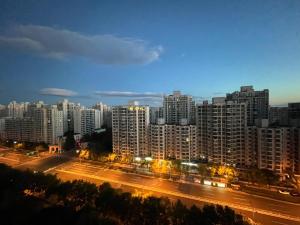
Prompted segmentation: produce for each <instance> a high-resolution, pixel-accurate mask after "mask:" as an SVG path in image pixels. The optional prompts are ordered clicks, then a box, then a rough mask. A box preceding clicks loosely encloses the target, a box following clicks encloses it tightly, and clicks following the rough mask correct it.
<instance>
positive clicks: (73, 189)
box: [0, 164, 248, 225]
mask: <svg viewBox="0 0 300 225" xmlns="http://www.w3.org/2000/svg"><path fill="white" fill-rule="evenodd" d="M0 215H1V224H3V225H6V224H10V225H15V224H16V225H23V224H24V225H25V224H32V225H35V224H46V225H47V224H51V225H53V224H56V225H60V224H63V225H68V224H72V225H80V224H90V225H93V224H95V225H96V224H102V225H106V224H107V225H119V224H125V225H136V224H141V225H155V224H157V225H162V224H174V225H181V224H190V225H193V224H194V225H196V224H199V225H200V224H202V225H203V224H207V225H209V224H224V225H244V224H248V222H245V221H244V220H243V218H242V216H241V215H239V214H236V213H235V212H234V211H233V210H232V209H230V208H228V207H222V206H214V205H206V206H204V207H203V208H202V209H201V208H198V207H196V206H192V207H191V208H188V207H186V206H185V205H183V204H182V203H181V202H180V201H177V202H175V203H172V202H170V201H169V199H167V198H157V197H153V196H148V197H146V198H142V197H139V196H133V195H131V194H130V193H126V192H122V191H121V190H119V189H113V188H112V187H111V186H110V185H109V184H108V183H104V184H102V185H100V186H96V185H94V184H91V183H87V182H84V181H80V180H76V181H72V182H70V181H68V182H62V181H61V180H59V179H57V178H56V177H55V176H53V175H45V174H43V173H32V172H30V171H25V172H22V171H18V170H14V169H11V168H9V167H7V166H5V165H2V164H0Z"/></svg>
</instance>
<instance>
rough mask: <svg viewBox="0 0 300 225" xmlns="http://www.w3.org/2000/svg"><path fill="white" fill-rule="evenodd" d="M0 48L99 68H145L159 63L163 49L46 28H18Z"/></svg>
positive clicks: (140, 42) (2, 39)
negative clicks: (75, 59) (82, 60)
mask: <svg viewBox="0 0 300 225" xmlns="http://www.w3.org/2000/svg"><path fill="white" fill-rule="evenodd" d="M0 47H2V48H3V47H4V48H9V49H14V50H19V51H24V52H28V53H35V54H38V55H42V56H46V57H52V58H57V59H65V58H69V57H72V56H76V57H82V58H85V59H88V60H90V61H93V62H96V63H99V64H107V65H114V64H121V65H122V64H147V63H151V62H153V61H155V60H157V59H159V57H160V55H161V53H162V52H163V48H162V46H153V47H151V46H149V45H148V43H147V42H145V41H143V40H137V39H132V38H121V37H116V36H113V35H84V34H81V33H78V32H74V31H70V30H66V29H56V28H52V27H47V26H36V25H19V26H15V27H14V28H13V29H11V30H10V32H9V35H5V36H3V35H2V36H0Z"/></svg>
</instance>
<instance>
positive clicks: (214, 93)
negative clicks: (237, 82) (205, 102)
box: [212, 92, 226, 96]
mask: <svg viewBox="0 0 300 225" xmlns="http://www.w3.org/2000/svg"><path fill="white" fill-rule="evenodd" d="M212 94H213V96H216V95H226V93H225V92H213V93H212Z"/></svg>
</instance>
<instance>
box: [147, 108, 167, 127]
mask: <svg viewBox="0 0 300 225" xmlns="http://www.w3.org/2000/svg"><path fill="white" fill-rule="evenodd" d="M163 117H164V112H163V107H150V123H151V124H157V122H158V119H160V118H163Z"/></svg>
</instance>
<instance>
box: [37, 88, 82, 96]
mask: <svg viewBox="0 0 300 225" xmlns="http://www.w3.org/2000/svg"><path fill="white" fill-rule="evenodd" d="M40 94H42V95H52V96H59V97H73V96H76V95H77V93H76V92H75V91H71V90H68V89H61V88H43V89H41V90H40Z"/></svg>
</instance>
